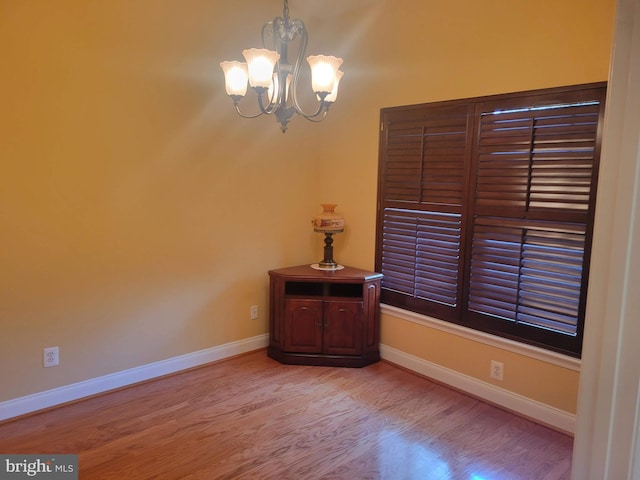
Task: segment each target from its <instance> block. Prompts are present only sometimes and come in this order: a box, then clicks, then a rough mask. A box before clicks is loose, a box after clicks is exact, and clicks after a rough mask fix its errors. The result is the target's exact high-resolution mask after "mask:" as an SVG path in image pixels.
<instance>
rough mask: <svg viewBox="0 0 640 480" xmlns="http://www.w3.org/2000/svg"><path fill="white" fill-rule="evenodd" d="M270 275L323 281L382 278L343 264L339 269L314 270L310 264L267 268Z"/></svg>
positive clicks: (379, 275)
mask: <svg viewBox="0 0 640 480" xmlns="http://www.w3.org/2000/svg"><path fill="white" fill-rule="evenodd" d="M269 275H270V276H272V277H273V276H280V277H286V278H295V279H297V280H315V281H318V280H323V281H348V280H361V281H365V280H376V279H379V278H382V274H381V273H376V272H371V271H368V270H361V269H359V268H353V267H347V266H345V267H344V268H343V269H341V270H316V269H315V268H311V266H310V265H298V266H296V267H286V268H277V269H275V270H269Z"/></svg>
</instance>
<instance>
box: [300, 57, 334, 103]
mask: <svg viewBox="0 0 640 480" xmlns="http://www.w3.org/2000/svg"><path fill="white" fill-rule="evenodd" d="M307 62H309V66H310V67H311V88H312V89H313V91H314V92H315V93H320V92H324V93H327V94H329V93H331V91H332V90H333V87H334V85H335V83H336V77H337V74H338V69H339V68H340V65H342V59H341V58H337V57H333V56H331V55H310V56H309V57H307Z"/></svg>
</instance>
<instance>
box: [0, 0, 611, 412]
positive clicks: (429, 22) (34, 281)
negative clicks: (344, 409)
mask: <svg viewBox="0 0 640 480" xmlns="http://www.w3.org/2000/svg"><path fill="white" fill-rule="evenodd" d="M290 8H291V14H292V16H299V17H301V18H303V19H304V20H305V21H306V23H307V25H308V26H309V28H310V31H311V32H310V45H309V51H310V53H335V54H338V55H340V56H342V57H344V59H345V63H344V70H345V72H346V74H345V78H344V80H343V83H342V85H341V92H340V97H339V101H338V103H337V104H336V105H335V106H334V107H333V108H332V112H331V114H330V119H329V120H328V121H327V122H325V123H322V124H317V125H316V124H310V123H308V122H303V121H302V120H301V119H296V120H294V122H293V124H292V125H291V127H290V129H289V131H288V132H287V133H286V134H284V135H283V134H281V133H280V131H279V129H278V127H277V125H276V123H275V121H274V120H273V119H270V118H266V119H258V120H243V119H240V118H238V117H236V116H235V114H234V113H233V109H232V105H231V101H230V100H229V99H228V98H226V97H225V95H224V94H223V93H222V91H223V87H222V78H221V73H220V70H219V67H218V62H219V61H221V60H224V59H240V51H241V50H242V48H245V47H249V46H258V44H259V32H260V28H261V26H262V23H263V22H264V21H266V20H268V19H271V18H273V17H274V16H276V15H278V14H280V12H281V3H280V2H279V1H275V0H271V1H269V2H264V1H262V2H258V1H256V0H238V1H236V2H211V1H204V0H193V1H192V0H189V1H188V2H184V1H178V0H173V1H168V0H165V1H156V0H139V1H136V2H129V1H125V0H114V1H110V2H86V1H83V0H75V1H74V0H58V1H56V2H49V1H47V0H33V1H30V2H20V1H17V0H9V1H5V2H2V3H0V58H3V74H2V75H0V104H1V105H2V106H3V107H2V112H3V115H2V116H0V145H2V148H1V149H0V155H1V162H2V163H1V164H2V167H3V168H2V172H3V173H2V175H0V239H1V240H0V266H1V268H0V321H1V322H2V325H1V327H2V335H1V336H0V383H1V384H2V385H3V388H2V389H1V391H0V401H2V400H7V399H11V398H16V397H20V396H22V395H26V394H29V393H34V392H39V391H43V390H46V389H49V388H53V387H57V386H62V385H66V384H69V383H72V382H75V381H80V380H85V379H89V378H93V377H96V376H99V375H103V374H106V373H111V372H115V371H119V370H122V369H126V368H131V367H135V366H139V365H144V364H147V363H151V362H154V361H158V360H161V359H165V358H170V357H173V356H176V355H180V354H184V353H189V352H193V351H197V350H200V349H204V348H208V347H211V346H216V345H221V344H224V343H227V342H230V341H234V340H240V339H243V338H248V337H251V336H254V335H258V334H261V333H265V332H266V315H265V314H266V311H267V277H266V270H268V269H269V268H274V267H280V266H284V265H293V264H298V263H306V262H311V261H315V260H318V259H319V256H320V254H321V251H320V250H321V239H319V238H318V236H317V235H314V234H313V233H312V232H310V229H309V228H308V225H309V223H308V222H309V218H310V217H311V215H313V214H314V213H316V212H318V211H319V206H318V204H319V203H320V202H324V201H332V202H336V203H338V204H339V207H338V209H339V211H341V212H342V213H344V215H345V217H346V219H347V222H348V229H347V231H346V232H345V233H344V234H342V235H340V236H337V237H336V242H335V248H336V259H337V260H339V261H341V262H343V263H348V264H351V265H354V266H359V267H364V268H372V267H373V255H374V247H375V244H374V232H375V200H376V175H377V171H376V169H377V147H378V116H379V109H380V108H381V107H386V106H392V105H401V104H410V103H421V102H427V101H433V100H442V99H450V98H460V97H468V96H475V95H484V94H492V93H500V92H507V91H516V90H525V89H531V88H541V87H550V86H557V85H566V84H575V83H584V82H592V81H601V80H606V78H607V72H608V64H609V53H610V45H611V38H612V27H613V10H614V1H613V0H607V1H595V0H594V1H584V0H570V1H569V0H567V1H564V2H556V1H550V0H549V1H535V2H533V1H523V2H512V1H508V0H490V1H486V2H472V1H458V2H453V1H448V2H444V1H440V2H416V1H409V0H393V1H392V0H388V1H382V0H354V1H352V2H342V1H341V0H327V1H324V2H322V6H321V5H320V3H319V2H314V1H311V0H294V1H292V2H290ZM407 12H409V13H410V14H409V15H407ZM252 304H257V305H259V307H260V311H261V318H260V319H259V320H258V321H257V322H256V321H251V320H249V314H248V307H249V306H250V305H252ZM383 320H384V329H383V342H384V343H385V344H388V345H389V346H392V347H394V348H398V349H406V350H407V351H408V353H412V354H413V355H416V356H419V357H421V358H424V359H426V360H430V361H437V362H439V363H441V364H442V365H443V366H445V367H447V368H451V369H454V370H457V371H460V372H461V373H465V374H468V375H471V376H475V377H477V378H480V379H485V376H486V375H484V373H483V372H482V371H480V370H478V371H476V369H475V367H474V366H473V363H474V358H476V357H477V358H482V359H484V358H485V357H486V356H487V355H488V356H491V355H493V352H487V351H486V348H487V347H483V346H478V345H474V344H473V343H472V342H470V341H468V340H464V339H459V338H453V337H451V338H447V337H446V336H445V337H442V338H437V342H451V343H452V344H455V345H457V346H458V347H457V348H461V349H464V350H465V351H466V352H467V353H468V357H469V362H460V361H459V358H458V359H456V358H455V357H453V356H449V357H448V356H447V355H444V354H437V353H434V351H435V350H436V349H434V348H433V347H434V341H436V340H434V338H435V337H436V336H434V334H433V332H432V331H430V329H428V328H426V327H422V326H412V327H410V329H411V331H410V332H408V330H409V327H407V325H406V324H405V322H403V321H401V320H399V319H395V318H393V317H391V316H385V318H384V319H383ZM408 333H410V334H411V340H410V344H408V343H407V342H408V340H407V338H406V334H408ZM465 342H467V343H465ZM52 345H59V346H60V351H61V365H60V366H59V367H57V368H50V369H43V368H42V365H41V355H42V348H43V347H47V346H52ZM482 361H484V360H482ZM510 362H512V363H511V365H512V367H510V368H513V370H512V371H514V372H516V371H517V372H523V374H524V375H528V376H530V377H534V378H539V379H542V380H543V381H542V382H540V383H539V388H533V389H532V388H531V387H530V386H528V385H523V384H522V382H510V383H506V382H505V386H507V387H508V388H509V389H511V390H512V391H514V392H516V393H520V394H522V395H529V396H531V397H533V398H536V399H539V400H540V401H543V402H545V403H548V404H550V405H553V406H556V407H557V408H560V409H563V410H565V411H569V412H574V411H575V399H576V395H577V373H575V372H573V373H571V374H567V372H566V371H564V370H563V369H559V368H557V367H551V366H548V365H540V364H539V362H537V361H532V360H527V359H525V358H514V359H512V360H510ZM487 371H488V369H487ZM559 392H560V393H559Z"/></svg>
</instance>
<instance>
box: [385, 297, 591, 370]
mask: <svg viewBox="0 0 640 480" xmlns="http://www.w3.org/2000/svg"><path fill="white" fill-rule="evenodd" d="M380 307H381V308H380V310H381V312H382V313H383V314H387V315H392V316H394V317H397V318H400V319H402V320H407V321H409V322H414V323H417V324H419V325H424V326H426V327H429V328H434V329H436V330H440V331H442V332H446V333H449V334H452V335H456V336H458V337H463V338H466V339H469V340H473V341H474V342H479V343H482V344H484V345H488V346H491V347H496V348H500V349H502V350H507V351H509V352H512V353H517V354H518V355H523V356H525V357H528V358H533V359H536V360H540V361H542V362H545V363H549V364H551V365H556V366H558V367H562V368H566V369H569V370H573V371H576V372H579V371H580V367H581V365H582V362H581V360H580V359H578V358H573V357H569V356H568V355H562V354H561V353H556V352H552V351H550V350H545V349H543V348H539V347H534V346H532V345H527V344H525V343H520V342H516V341H513V340H509V339H506V338H502V337H497V336H495V335H490V334H488V333H484V332H480V331H477V330H473V329H471V328H467V327H463V326H461V325H456V324H455V323H449V322H444V321H442V320H437V319H435V318H432V317H428V316H426V315H421V314H419V313H415V312H410V311H408V310H403V309H401V308H397V307H392V306H391V305H385V304H381V305H380Z"/></svg>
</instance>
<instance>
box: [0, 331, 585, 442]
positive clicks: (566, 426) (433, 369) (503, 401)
mask: <svg viewBox="0 0 640 480" xmlns="http://www.w3.org/2000/svg"><path fill="white" fill-rule="evenodd" d="M267 343H268V335H267V334H264V335H258V336H256V337H252V338H248V339H245V340H239V341H237V342H231V343H227V344H224V345H219V346H217V347H212V348H208V349H205V350H200V351H198V352H193V353H188V354H186V355H180V356H178V357H173V358H169V359H167V360H162V361H160V362H155V363H150V364H148V365H143V366H141V367H136V368H131V369H128V370H123V371H121V372H116V373H112V374H109V375H104V376H102V377H97V378H92V379H90V380H85V381H83V382H78V383H73V384H71V385H65V386H63V387H59V388H54V389H52V390H46V391H44V392H39V393H34V394H32V395H27V396H24V397H20V398H15V399H12V400H7V401H4V402H0V421H1V420H7V419H9V418H13V417H17V416H20V415H24V414H27V413H32V412H36V411H38V410H43V409H46V408H50V407H54V406H56V405H61V404H63V403H67V402H71V401H74V400H78V399H81V398H84V397H89V396H91V395H96V394H99V393H104V392H108V391H109V390H114V389H116V388H121V387H126V386H128V385H133V384H135V383H138V382H143V381H145V380H151V379H153V378H157V377H161V376H163V375H168V374H171V373H175V372H179V371H181V370H186V369H189V368H193V367H198V366H200V365H205V364H207V363H211V362H215V361H218V360H223V359H225V358H228V357H232V356H234V355H239V354H242V353H246V352H250V351H253V350H258V349H260V348H264V347H266V346H267ZM380 354H381V356H382V358H383V359H385V360H388V361H389V362H391V363H395V364H396V365H399V366H401V367H404V368H407V369H409V370H412V371H414V372H416V373H418V374H420V375H424V376H425V377H429V378H432V379H434V380H436V381H438V382H441V383H443V384H445V385H450V386H451V387H453V388H456V389H458V390H462V391H464V392H467V393H469V394H470V395H473V396H475V397H478V398H481V399H483V400H486V401H487V402H490V403H493V404H495V405H499V406H501V407H503V408H506V409H507V410H511V411H513V412H516V413H519V414H521V415H524V416H526V417H529V418H531V419H533V420H536V421H538V422H540V423H542V424H545V425H549V426H551V427H554V428H556V429H558V430H561V431H563V432H567V433H570V434H573V433H574V431H575V422H576V418H575V415H573V414H570V413H567V412H565V411H562V410H559V409H557V408H554V407H551V406H549V405H546V404H543V403H540V402H537V401H535V400H532V399H530V398H527V397H524V396H522V395H518V394H515V393H513V392H509V391H508V390H504V389H502V388H499V387H496V386H494V385H491V384H489V383H486V382H482V381H480V380H478V379H475V378H473V377H469V376H467V375H463V374H461V373H458V372H456V371H454V370H450V369H448V368H444V367H442V366H440V365H437V364H435V363H431V362H429V361H427V360H424V359H422V358H419V357H416V356H413V355H410V354H408V353H405V352H402V351H400V350H397V349H395V348H393V347H389V346H386V345H380Z"/></svg>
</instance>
